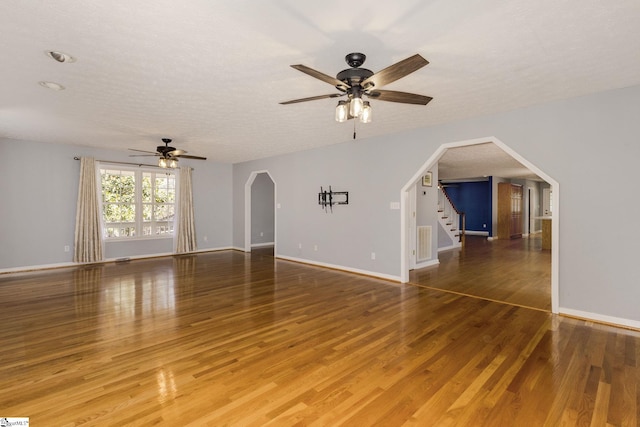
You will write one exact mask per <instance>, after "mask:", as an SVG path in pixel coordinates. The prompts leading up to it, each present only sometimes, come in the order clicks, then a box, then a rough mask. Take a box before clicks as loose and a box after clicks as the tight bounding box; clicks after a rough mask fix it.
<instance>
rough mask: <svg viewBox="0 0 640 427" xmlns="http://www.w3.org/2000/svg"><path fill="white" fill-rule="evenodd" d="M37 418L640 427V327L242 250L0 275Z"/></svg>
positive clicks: (26, 394) (23, 409)
mask: <svg viewBox="0 0 640 427" xmlns="http://www.w3.org/2000/svg"><path fill="white" fill-rule="evenodd" d="M0 298H1V300H2V310H0V322H1V323H0V324H1V325H2V328H1V329H0V342H1V343H2V345H1V346H0V379H1V382H0V383H1V384H2V387H1V388H0V417H5V416H6V417H17V416H21V417H30V422H31V425H34V426H74V425H91V426H94V425H95V426H103V425H104V426H123V425H168V426H169V425H170V426H183V425H192V426H203V425H215V426H218V425H230V426H262V425H283V426H291V425H313V426H325V425H326V426H336V425H347V426H367V425H377V426H401V425H420V426H449V425H461V426H469V425H472V426H522V425H528V426H545V425H546V426H558V425H595V426H605V425H614V426H637V425H638V422H639V421H640V386H639V383H640V332H636V331H630V330H624V329H617V328H614V327H610V326H604V325H595V324H589V323H587V322H584V321H579V320H575V319H570V318H562V317H557V316H554V315H552V314H550V313H548V312H544V311H541V310H531V309H527V308H523V307H518V306H513V305H508V304H502V303H496V302H492V301H488V300H484V299H479V298H470V297H465V296H462V295H459V294H454V293H450V292H442V291H439V290H434V289H427V288H422V287H418V286H413V285H399V284H395V283H391V282H387V281H383V280H377V279H372V278H368V277H364V276H358V275H353V274H349V273H343V272H339V271H333V270H328V269H322V268H316V267H312V266H306V265H302V264H296V263H292V262H287V261H281V260H274V259H273V257H271V256H269V254H268V253H264V252H262V251H256V253H254V254H244V253H241V252H235V251H225V252H213V253H203V254H198V255H189V256H178V257H168V258H158V259H151V260H138V261H131V262H129V263H119V264H105V265H96V266H90V267H79V268H68V269H57V270H48V271H41V272H28V273H15V274H4V275H0Z"/></svg>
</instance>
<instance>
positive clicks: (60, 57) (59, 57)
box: [45, 50, 76, 63]
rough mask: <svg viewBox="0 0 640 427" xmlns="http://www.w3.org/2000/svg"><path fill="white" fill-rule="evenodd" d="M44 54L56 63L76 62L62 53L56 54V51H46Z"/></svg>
mask: <svg viewBox="0 0 640 427" xmlns="http://www.w3.org/2000/svg"><path fill="white" fill-rule="evenodd" d="M45 53H46V54H47V56H48V57H49V58H51V59H53V60H54V61H57V62H63V63H69V62H76V58H74V57H73V56H71V55H69V54H67V53H64V52H58V51H57V50H48V51H46V52H45Z"/></svg>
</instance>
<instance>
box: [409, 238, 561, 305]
mask: <svg viewBox="0 0 640 427" xmlns="http://www.w3.org/2000/svg"><path fill="white" fill-rule="evenodd" d="M541 245H542V242H541V235H540V234H534V235H531V236H530V237H525V238H522V239H513V240H500V239H498V240H494V241H488V240H487V238H486V237H484V236H466V237H465V245H464V246H463V247H462V248H459V249H452V250H448V251H444V252H440V253H439V254H438V258H439V260H440V264H439V265H438V266H434V267H427V268H423V269H419V270H413V271H411V273H410V275H409V280H410V282H411V283H413V284H416V285H420V286H427V287H430V288H434V289H441V290H446V291H451V292H458V293H461V294H464V295H471V296H476V297H479V298H486V299H489V300H492V301H499V302H506V303H509V304H513V305H519V306H523V307H530V308H536V309H539V310H546V311H551V251H549V250H541Z"/></svg>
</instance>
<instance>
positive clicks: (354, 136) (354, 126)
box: [353, 117, 356, 139]
mask: <svg viewBox="0 0 640 427" xmlns="http://www.w3.org/2000/svg"><path fill="white" fill-rule="evenodd" d="M353 139H356V118H355V117H354V118H353Z"/></svg>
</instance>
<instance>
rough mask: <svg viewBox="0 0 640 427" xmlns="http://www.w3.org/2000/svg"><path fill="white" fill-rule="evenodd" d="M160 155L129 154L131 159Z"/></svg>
mask: <svg viewBox="0 0 640 427" xmlns="http://www.w3.org/2000/svg"><path fill="white" fill-rule="evenodd" d="M159 155H160V154H129V157H157V156H159Z"/></svg>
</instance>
